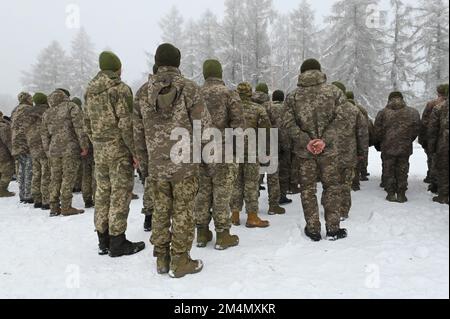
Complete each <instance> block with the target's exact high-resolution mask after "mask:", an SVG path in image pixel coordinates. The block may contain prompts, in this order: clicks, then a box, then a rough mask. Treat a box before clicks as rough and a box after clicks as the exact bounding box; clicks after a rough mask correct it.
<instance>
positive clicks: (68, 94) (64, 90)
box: [56, 88, 70, 97]
mask: <svg viewBox="0 0 450 319" xmlns="http://www.w3.org/2000/svg"><path fill="white" fill-rule="evenodd" d="M56 90H59V91H63V92H64V94H65V95H67V97H70V92H69V90H67V89H63V88H57V89H56Z"/></svg>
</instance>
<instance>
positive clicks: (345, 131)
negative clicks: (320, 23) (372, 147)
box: [333, 82, 369, 220]
mask: <svg viewBox="0 0 450 319" xmlns="http://www.w3.org/2000/svg"><path fill="white" fill-rule="evenodd" d="M333 85H335V86H336V87H337V88H339V89H340V90H342V92H343V93H344V94H346V88H345V85H344V84H342V83H340V82H333ZM337 122H338V135H339V140H338V149H339V156H338V161H339V167H340V176H341V185H342V195H341V204H340V205H339V207H340V209H341V214H340V215H341V220H346V219H347V218H348V217H349V213H350V208H351V206H352V194H351V191H352V184H353V181H354V176H355V175H357V176H358V181H359V174H360V169H359V167H358V163H361V162H363V161H364V157H365V155H366V152H367V150H368V147H369V146H368V145H369V128H368V123H367V118H366V117H365V115H364V113H362V112H361V111H360V109H359V108H358V107H357V106H356V105H355V103H354V101H353V100H349V101H348V102H347V103H345V104H344V105H343V106H342V108H341V111H340V112H339V113H338V116H337Z"/></svg>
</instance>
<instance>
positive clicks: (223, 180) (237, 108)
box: [194, 60, 245, 250]
mask: <svg viewBox="0 0 450 319" xmlns="http://www.w3.org/2000/svg"><path fill="white" fill-rule="evenodd" d="M222 73H223V71H222V65H221V64H220V62H219V61H217V60H207V61H205V63H204V65H203V76H204V78H205V84H204V86H203V87H202V89H201V93H202V95H203V98H204V101H205V105H206V107H207V108H208V111H209V113H210V115H211V119H212V123H213V126H214V127H215V128H217V129H219V130H220V131H221V133H222V137H223V144H222V145H223V147H222V154H223V155H224V154H225V151H226V149H225V139H224V137H225V129H226V128H233V129H237V128H244V127H245V123H244V114H243V110H242V105H241V101H240V99H239V96H238V94H237V93H236V92H233V91H230V90H228V89H227V87H226V86H225V83H224V82H223V80H222ZM237 168H238V164H236V163H225V160H224V156H222V158H221V161H220V162H219V163H214V164H202V165H200V174H199V193H198V195H197V198H196V202H195V209H194V212H195V218H196V223H197V247H201V248H203V247H206V245H207V244H208V242H210V241H211V240H212V237H213V236H212V232H211V231H210V230H209V223H210V221H211V212H210V211H211V210H212V218H213V219H214V225H215V228H216V244H215V249H217V250H225V249H227V248H229V247H234V246H237V245H238V244H239V237H238V236H235V235H230V228H231V212H230V200H231V195H232V193H233V188H234V183H235V180H236V174H237Z"/></svg>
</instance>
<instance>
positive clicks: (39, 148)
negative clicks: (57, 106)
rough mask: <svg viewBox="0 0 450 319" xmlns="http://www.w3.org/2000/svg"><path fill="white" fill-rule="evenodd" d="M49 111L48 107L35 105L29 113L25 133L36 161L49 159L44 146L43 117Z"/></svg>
mask: <svg viewBox="0 0 450 319" xmlns="http://www.w3.org/2000/svg"><path fill="white" fill-rule="evenodd" d="M47 110H48V105H46V104H42V105H35V106H33V107H31V108H29V109H28V112H27V118H28V119H27V122H28V124H27V129H26V131H25V134H26V139H27V146H28V149H29V151H30V154H31V157H32V158H33V160H34V159H44V158H45V159H47V155H46V154H45V151H44V146H43V145H42V134H41V132H42V117H43V116H44V113H45V112H46V111H47Z"/></svg>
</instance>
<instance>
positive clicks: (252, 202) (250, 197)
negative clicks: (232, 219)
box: [230, 163, 260, 214]
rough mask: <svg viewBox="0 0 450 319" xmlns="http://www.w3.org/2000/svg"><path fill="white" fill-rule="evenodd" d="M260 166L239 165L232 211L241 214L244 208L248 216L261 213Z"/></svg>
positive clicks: (232, 197)
mask: <svg viewBox="0 0 450 319" xmlns="http://www.w3.org/2000/svg"><path fill="white" fill-rule="evenodd" d="M259 177H260V176H259V164H258V163H256V164H254V163H242V164H239V168H238V172H237V175H236V182H235V185H234V189H233V194H232V196H231V204H230V206H231V211H233V212H240V211H242V208H243V206H244V202H245V209H246V212H247V214H248V213H258V211H259V204H258V198H259Z"/></svg>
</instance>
